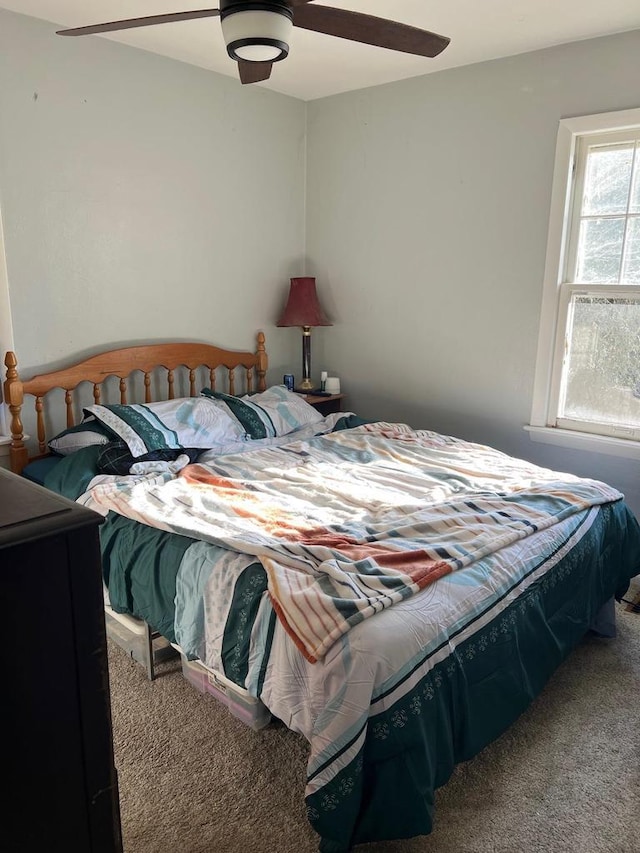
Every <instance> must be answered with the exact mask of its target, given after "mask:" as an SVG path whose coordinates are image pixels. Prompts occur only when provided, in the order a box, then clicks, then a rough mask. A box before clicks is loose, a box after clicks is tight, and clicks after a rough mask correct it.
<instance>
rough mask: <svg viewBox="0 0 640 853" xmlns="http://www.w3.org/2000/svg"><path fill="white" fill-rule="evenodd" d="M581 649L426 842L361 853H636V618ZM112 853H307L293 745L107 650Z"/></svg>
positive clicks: (459, 788) (294, 740)
mask: <svg viewBox="0 0 640 853" xmlns="http://www.w3.org/2000/svg"><path fill="white" fill-rule="evenodd" d="M618 625H619V636H618V638H617V639H616V640H604V641H603V640H598V639H595V638H593V637H587V638H585V640H584V641H583V642H582V643H581V645H580V646H579V647H578V648H577V649H576V650H575V651H574V653H573V654H572V655H571V656H570V657H569V659H568V660H567V661H565V663H564V664H563V665H562V666H561V667H560V669H559V670H558V671H557V672H556V674H555V675H554V677H553V679H552V680H551V682H550V683H549V684H548V686H547V687H546V689H545V690H544V691H543V693H542V695H541V696H540V697H539V698H538V699H537V701H536V702H535V703H534V704H533V706H532V707H531V708H530V709H529V710H528V711H527V712H526V713H525V714H524V715H523V716H522V717H521V718H520V719H519V720H518V721H517V723H516V724H515V725H514V726H513V727H512V728H511V729H510V730H509V731H508V732H507V733H506V734H504V735H503V736H502V737H501V738H500V739H499V740H498V741H497V742H496V743H494V744H492V745H491V746H489V747H488V748H487V749H485V750H484V751H483V752H482V753H481V754H480V755H478V756H477V757H476V758H475V759H474V760H473V761H471V762H469V763H468V764H466V765H464V766H461V767H459V768H458V769H457V771H456V772H455V774H454V776H453V777H452V779H451V780H450V781H449V783H448V784H447V785H445V786H444V787H443V788H441V789H440V790H439V791H438V794H437V806H436V821H435V827H434V831H433V832H432V834H431V835H430V836H424V837H420V838H414V839H409V840H405V841H397V842H387V843H380V844H371V845H365V846H363V847H361V848H357V849H358V851H360V850H361V851H362V853H383V851H384V853H525V851H526V853H640V836H639V834H638V819H639V817H640V617H639V616H638V615H636V614H633V613H629V612H626V611H625V610H624V609H623V608H622V607H619V608H618ZM109 655H110V657H109V665H110V677H111V692H112V706H113V725H114V741H115V751H116V765H117V768H118V773H119V784H120V799H121V810H122V827H123V835H124V844H125V853H205V851H206V853H312V851H316V850H317V838H316V836H315V835H314V833H313V831H312V830H311V828H310V826H309V824H308V823H307V820H306V817H305V810H304V800H303V791H304V768H305V760H306V746H305V742H304V741H303V740H302V739H301V738H300V737H298V736H297V735H295V734H293V733H292V732H289V731H287V730H286V729H285V728H284V727H283V726H281V725H274V726H270V727H268V728H267V729H264V730H263V731H262V732H259V733H255V732H253V731H251V730H250V729H247V728H246V727H244V726H243V725H242V724H241V723H239V722H238V721H236V720H235V719H234V718H233V717H232V716H231V715H230V714H229V713H228V711H227V710H226V709H225V708H224V707H223V706H221V705H219V704H218V703H217V702H216V701H215V700H214V699H212V698H210V697H206V696H202V695H201V694H199V693H198V692H197V691H196V690H195V689H194V688H193V687H192V686H191V685H190V684H189V683H188V682H187V681H185V680H184V679H183V678H182V674H181V670H180V664H179V662H178V663H177V665H176V664H173V663H167V664H164V665H163V667H162V670H161V671H162V675H161V677H159V678H158V679H157V680H156V681H155V682H153V683H150V682H148V681H147V680H146V678H145V676H144V673H143V672H142V670H141V669H140V668H139V666H138V665H137V664H135V663H133V662H132V661H130V660H129V659H128V658H127V656H126V654H125V653H124V652H122V651H121V650H120V649H119V648H117V647H112V648H110V651H109Z"/></svg>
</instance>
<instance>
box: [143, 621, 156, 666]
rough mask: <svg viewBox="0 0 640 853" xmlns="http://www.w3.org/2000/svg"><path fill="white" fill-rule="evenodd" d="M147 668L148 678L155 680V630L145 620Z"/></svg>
mask: <svg viewBox="0 0 640 853" xmlns="http://www.w3.org/2000/svg"><path fill="white" fill-rule="evenodd" d="M144 657H145V661H144V663H145V669H146V670H147V678H148V679H149V681H153V680H154V678H155V677H156V673H155V666H154V659H153V630H152V628H151V626H150V625H149V624H148V623H147V622H145V655H144Z"/></svg>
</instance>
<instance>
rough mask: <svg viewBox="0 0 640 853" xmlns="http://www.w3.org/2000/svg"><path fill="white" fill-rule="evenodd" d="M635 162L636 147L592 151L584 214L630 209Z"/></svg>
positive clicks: (594, 214) (592, 149) (595, 214)
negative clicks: (632, 170) (630, 186)
mask: <svg viewBox="0 0 640 853" xmlns="http://www.w3.org/2000/svg"><path fill="white" fill-rule="evenodd" d="M632 163H633V146H625V147H622V146H616V147H614V148H591V149H590V150H589V156H588V158H587V170H586V174H585V180H584V197H583V201H582V215H583V216H599V215H602V214H603V213H626V212H627V204H628V201H629V184H630V181H631V165H632Z"/></svg>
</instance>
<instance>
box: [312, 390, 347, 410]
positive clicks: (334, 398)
mask: <svg viewBox="0 0 640 853" xmlns="http://www.w3.org/2000/svg"><path fill="white" fill-rule="evenodd" d="M344 397H345V395H344V394H332V395H331V396H330V397H326V396H324V395H322V396H321V395H319V394H307V395H306V396H305V398H304V399H305V400H306V401H307V403H309V405H310V406H313V408H314V409H317V411H319V412H320V414H321V415H332V414H333V413H334V412H341V411H342V401H343V399H344Z"/></svg>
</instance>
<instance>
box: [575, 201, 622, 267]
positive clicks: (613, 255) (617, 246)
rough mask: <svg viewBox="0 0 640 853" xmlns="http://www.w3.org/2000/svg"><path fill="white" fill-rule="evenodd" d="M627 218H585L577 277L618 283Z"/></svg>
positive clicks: (582, 225) (581, 231) (581, 224)
mask: <svg viewBox="0 0 640 853" xmlns="http://www.w3.org/2000/svg"><path fill="white" fill-rule="evenodd" d="M624 224H625V221H624V219H623V218H622V217H621V218H619V219H618V218H616V219H585V220H584V221H583V222H581V223H580V242H579V243H578V268H577V270H576V281H584V282H601V283H602V284H618V281H619V275H620V263H621V260H622V239H623V237H624Z"/></svg>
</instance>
